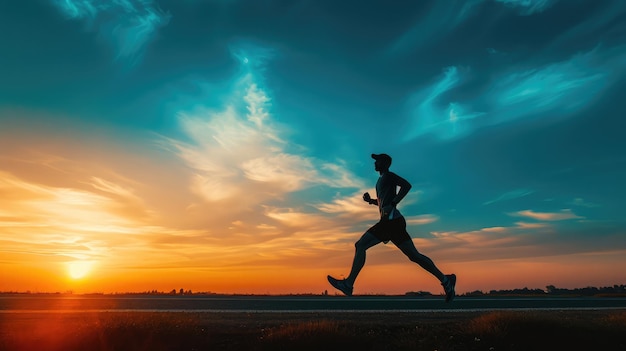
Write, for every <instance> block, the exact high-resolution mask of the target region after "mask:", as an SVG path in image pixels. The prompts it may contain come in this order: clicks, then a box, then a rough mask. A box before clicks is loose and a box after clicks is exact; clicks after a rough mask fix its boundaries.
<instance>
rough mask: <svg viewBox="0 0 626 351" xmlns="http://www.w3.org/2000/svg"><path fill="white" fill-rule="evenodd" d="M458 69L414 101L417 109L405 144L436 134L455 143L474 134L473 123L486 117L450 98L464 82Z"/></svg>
mask: <svg viewBox="0 0 626 351" xmlns="http://www.w3.org/2000/svg"><path fill="white" fill-rule="evenodd" d="M459 71H460V69H459V68H458V67H447V68H446V69H445V70H444V72H443V74H442V75H441V76H440V77H439V79H438V80H436V81H435V82H434V83H433V84H432V86H430V87H427V88H425V89H423V90H421V91H419V92H418V93H417V94H416V95H415V96H414V98H413V99H412V101H414V102H416V104H417V106H416V107H415V108H414V110H413V111H412V112H411V120H410V126H409V127H408V129H407V133H406V134H405V140H408V139H413V138H415V137H418V136H421V135H425V134H434V135H436V136H438V137H439V138H441V139H453V138H457V137H459V136H463V135H465V134H467V133H469V132H470V131H472V130H473V126H472V120H473V119H475V118H477V117H480V116H482V115H483V114H484V113H482V112H475V111H471V110H470V109H469V108H468V107H467V106H466V105H465V104H462V103H459V102H457V101H454V100H452V99H451V98H450V97H448V96H446V93H448V92H449V91H450V90H452V89H454V88H456V87H457V86H459V85H460V84H461V82H462V76H461V72H459Z"/></svg>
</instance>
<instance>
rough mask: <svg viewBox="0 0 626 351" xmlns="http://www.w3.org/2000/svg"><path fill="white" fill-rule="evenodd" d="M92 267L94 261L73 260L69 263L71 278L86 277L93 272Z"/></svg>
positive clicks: (68, 271) (68, 270)
mask: <svg viewBox="0 0 626 351" xmlns="http://www.w3.org/2000/svg"><path fill="white" fill-rule="evenodd" d="M92 267H93V262H92V261H86V260H78V261H71V262H68V263H67V273H68V275H69V276H70V278H72V279H75V280H78V279H82V278H84V277H86V276H87V275H88V274H89V273H90V272H91V269H92Z"/></svg>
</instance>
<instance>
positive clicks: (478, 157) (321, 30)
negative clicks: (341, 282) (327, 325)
mask: <svg viewBox="0 0 626 351" xmlns="http://www.w3.org/2000/svg"><path fill="white" fill-rule="evenodd" d="M625 16H626V4H624V3H623V2H622V1H618V0H605V1H583V0H574V1H565V0H560V1H558V0H544V1H541V0H467V1H446V2H443V1H415V2H409V1H398V2H389V3H383V2H378V1H359V2H356V1H312V0H310V1H307V0H295V1H290V2H287V1H271V0H268V1H243V0H206V1H200V0H196V1H194V0H185V1H173V0H169V1H157V0H110V1H97V0H37V1H12V2H5V3H3V4H2V5H0V30H1V32H2V33H4V34H2V35H0V45H1V47H2V52H3V54H2V55H0V77H1V79H0V82H1V83H0V123H2V128H1V130H0V137H2V139H3V140H2V141H0V146H2V147H3V150H1V151H0V160H2V164H0V175H1V176H2V177H3V178H4V181H3V184H2V185H1V186H0V192H2V191H3V192H5V193H6V194H15V195H14V197H6V198H5V200H0V205H2V206H1V207H0V209H2V211H1V212H0V220H2V221H4V222H5V224H4V225H3V226H2V228H4V229H2V230H3V232H0V238H3V240H2V241H3V242H4V243H5V244H6V245H8V246H7V247H11V249H7V251H6V252H5V254H6V255H9V254H8V252H11V253H12V254H11V255H13V254H15V253H21V254H23V256H20V257H15V258H11V259H7V260H6V262H8V263H11V264H14V263H15V264H17V263H20V264H24V262H29V260H30V258H28V257H30V256H29V255H31V254H34V253H33V252H31V251H30V250H29V249H25V247H27V245H28V244H32V243H33V242H49V243H53V244H51V245H50V246H49V247H48V246H47V247H46V248H42V249H41V251H37V252H35V253H36V254H37V255H44V256H46V257H49V256H54V257H56V258H55V259H57V258H58V257H65V258H66V257H74V258H77V257H80V258H81V259H90V260H92V261H94V262H104V261H106V258H107V257H112V256H114V255H117V254H119V255H120V257H121V256H123V255H122V252H117V251H115V250H114V249H112V248H113V247H116V246H118V245H129V246H128V247H133V248H135V249H136V250H139V248H141V251H142V254H143V255H146V256H145V257H152V259H153V261H150V259H147V261H146V262H147V263H145V267H148V268H152V269H154V270H158V269H160V268H163V267H196V268H198V267H199V268H198V269H204V268H202V267H205V268H206V267H210V268H211V269H215V270H219V269H226V268H224V267H225V266H228V267H231V266H233V265H235V266H240V267H251V266H259V267H261V266H263V267H265V266H266V265H267V266H268V267H269V266H271V267H282V268H283V269H286V268H285V267H287V266H289V267H292V268H293V267H294V264H293V262H295V261H293V260H295V258H294V257H299V258H300V259H301V261H297V262H299V264H295V266H296V267H300V268H302V269H305V267H309V266H310V265H311V264H313V263H314V262H315V263H320V262H321V263H320V264H321V266H320V269H323V270H326V271H328V272H329V273H334V272H338V271H342V270H345V271H346V272H345V273H347V268H348V267H349V263H350V258H351V254H352V243H353V242H354V241H355V240H356V239H358V237H359V235H360V234H361V233H362V232H363V231H364V230H365V229H367V227H368V226H369V225H371V224H373V221H375V219H376V216H377V214H376V210H375V209H374V208H373V207H370V208H368V207H367V205H366V204H365V203H363V202H362V200H361V199H360V196H361V194H362V193H363V192H364V191H370V192H372V193H373V188H374V184H375V182H376V179H377V174H376V173H375V172H374V170H373V160H371V159H370V157H369V155H370V154H371V153H383V152H384V153H388V154H390V155H391V156H392V157H393V165H392V168H391V169H392V171H395V172H396V173H398V174H399V175H401V176H403V177H404V178H406V179H407V180H409V181H410V182H411V183H412V184H413V189H412V191H411V193H410V195H409V196H408V197H407V198H406V199H405V200H404V201H403V203H402V204H401V205H400V210H401V212H402V213H403V214H404V215H405V216H406V217H407V219H408V222H409V231H410V233H411V235H412V237H413V238H414V241H415V242H416V245H417V247H418V249H420V250H423V252H424V253H426V254H427V255H432V256H433V258H434V259H435V260H436V261H441V262H442V265H445V267H446V270H454V269H455V268H456V269H458V267H459V266H462V265H463V264H464V263H468V262H472V263H474V264H475V265H476V266H475V267H483V268H484V269H489V268H485V267H492V266H493V263H494V262H495V261H497V260H513V261H515V262H536V261H537V259H538V258H541V260H545V262H546V265H549V264H551V265H553V266H554V267H557V266H558V267H560V268H558V269H557V268H555V269H554V270H549V271H550V272H556V274H562V275H563V277H564V278H563V280H562V281H560V280H558V279H559V278H557V277H541V279H538V280H528V281H519V282H516V281H507V284H508V285H507V284H503V285H499V286H498V287H502V288H507V287H513V288H514V287H520V286H521V285H524V284H523V283H526V284H527V285H531V286H532V287H543V286H545V285H546V284H555V285H557V286H559V283H560V285H568V284H569V285H570V286H576V287H577V286H580V285H602V284H607V285H612V284H617V283H624V281H623V280H624V278H626V277H625V276H624V275H623V274H621V275H620V273H618V272H616V271H614V270H613V271H612V272H609V273H607V271H611V267H616V266H619V265H623V264H624V263H626V261H625V259H624V258H623V257H626V256H624V253H625V251H626V235H625V234H626V233H625V229H626V220H625V218H626V217H624V205H623V201H624V200H623V199H624V198H626V187H625V186H624V179H626V154H625V152H624V151H625V150H626V141H625V139H624V138H623V131H624V130H625V128H626V122H625V119H624V115H625V113H626V104H624V102H623V97H622V95H623V93H622V92H623V91H624V88H626V81H625V79H624V78H625V77H626V43H624V39H623V38H624V37H625V35H626V24H625V23H626V22H625V21H624V17H625ZM59 191H63V192H65V193H67V192H72V194H74V195H77V196H80V197H81V199H82V200H80V201H84V202H85V204H87V205H86V206H88V207H86V208H87V209H85V211H90V212H89V213H90V215H89V216H91V215H93V214H95V213H100V212H102V211H104V210H103V208H106V212H107V213H108V214H110V215H111V216H112V217H106V218H105V219H102V218H100V217H98V216H96V217H93V218H94V220H96V221H102V220H104V221H107V223H113V224H111V226H113V227H114V228H113V229H111V230H112V231H111V232H109V234H110V235H107V236H101V235H103V234H102V230H96V231H95V232H97V233H96V234H97V235H96V234H94V233H95V232H94V231H93V230H90V229H85V228H87V224H93V223H92V222H91V220H89V221H87V220H85V221H87V222H89V223H85V227H83V228H82V229H80V228H67V227H66V226H65V225H60V224H58V223H57V222H54V224H51V223H50V222H49V221H50V218H52V217H51V216H52V214H53V213H56V212H55V211H57V210H55V211H51V210H50V217H45V218H39V217H35V216H31V215H30V214H32V213H33V211H35V210H36V209H37V207H33V205H32V203H33V202H32V201H33V199H35V198H37V199H38V198H39V197H38V195H37V194H41V193H45V194H52V193H54V194H58V192H59ZM25 194H30V195H28V196H27V195H25ZM57 199H58V198H57ZM81 203H82V202H81ZM18 204H19V206H16V205H18ZM54 204H56V205H57V206H61V207H60V209H58V211H59V212H60V213H64V212H63V211H64V210H63V209H66V210H67V208H66V207H67V206H69V207H71V208H72V209H75V208H74V207H73V206H74V205H76V203H72V202H71V201H70V202H69V203H67V202H62V201H61V202H59V201H56V202H51V203H48V205H47V206H53V205H54ZM64 206H65V207H64ZM102 206H105V207H102ZM15 208H20V209H21V210H20V211H22V212H18V210H15ZM46 208H48V209H49V208H50V207H46ZM65 213H69V212H65ZM89 216H88V218H92V217H89ZM73 218H74V219H75V217H71V216H70V217H68V219H67V220H68V221H71V220H73ZM80 218H83V217H80ZM98 218H100V219H98ZM18 219H19V220H18ZM42 221H43V222H42ZM15 223H19V224H20V227H28V228H31V229H32V228H33V227H34V226H35V224H36V223H38V224H39V225H44V224H42V223H45V225H44V226H45V227H46V228H48V227H50V226H57V225H60V227H58V228H57V231H56V232H55V233H57V234H54V235H59V234H58V233H60V232H63V233H71V234H67V235H70V236H71V237H72V238H74V239H73V240H70V242H71V243H70V244H67V245H66V246H63V247H62V248H55V246H54V245H56V244H58V242H59V241H58V240H56V239H54V240H52V239H51V238H52V237H55V236H54V235H53V234H52V233H49V232H43V233H40V232H37V233H36V231H32V230H31V232H30V233H31V234H30V235H32V236H31V237H29V239H24V240H21V239H20V240H18V239H14V238H13V236H14V235H15V233H16V232H15V231H14V230H15V227H16V224H15ZM101 224H102V223H101ZM130 227H132V228H134V229H133V230H137V228H143V229H141V230H140V231H141V233H144V234H145V233H147V232H150V233H156V234H154V237H151V238H150V239H148V240H146V239H145V238H144V239H139V238H140V237H141V235H139V236H137V237H136V238H135V239H133V240H131V241H130V242H127V241H125V240H130V239H128V238H127V239H123V240H122V239H120V241H117V240H118V239H114V238H118V236H117V235H115V233H118V232H119V233H122V232H125V230H130V229H128V228H130ZM7 228H9V229H7ZM55 228H56V227H55ZM59 228H60V229H59ZM124 228H126V229H124ZM155 228H156V229H155ZM233 231H234V232H236V234H233V233H234V232H233ZM63 235H64V234H63ZM225 237H227V238H228V239H224V238H225ZM55 238H56V237H55ZM57 239H58V238H57ZM163 243H169V244H171V245H172V246H170V248H171V249H173V250H174V251H176V250H179V251H176V252H180V254H179V255H174V256H175V257H170V256H162V254H163V250H164V249H165V247H163V246H160V245H161V244H163ZM261 243H262V244H263V245H266V246H259V245H260V244H261ZM176 245H179V246H176ZM184 245H193V247H194V248H195V249H194V250H197V252H196V251H194V253H193V254H192V253H189V251H188V249H189V247H188V246H184ZM74 246H76V247H74ZM77 247H79V249H78V251H75V250H77ZM85 247H87V249H85ZM259 247H266V249H267V251H266V256H264V255H263V254H262V253H258V257H246V258H245V259H244V258H242V257H244V256H243V255H244V254H245V252H250V251H253V252H258V251H259V250H260V249H259ZM174 248H175V249H174ZM129 250H130V249H129ZM211 250H215V251H216V252H220V253H222V254H224V255H225V256H224V257H222V258H219V259H216V260H217V261H219V262H228V265H226V264H224V265H222V264H217V263H215V262H216V260H212V261H209V260H207V259H206V256H207V255H209V253H211V254H214V252H213V251H211ZM229 250H232V255H227V254H225V252H231V251H229ZM76 252H79V253H80V254H77V253H76ZM183 252H185V253H183ZM290 252H291V253H290ZM235 253H239V254H240V255H241V256H238V255H236V254H235ZM373 255H376V253H374V254H373ZM398 255H400V254H399V252H396V251H394V250H387V248H386V249H385V250H382V249H381V250H379V251H378V256H375V257H374V258H373V259H372V263H371V265H372V266H374V267H385V263H384V262H385V258H387V257H396V256H398ZM580 255H583V256H585V255H586V257H593V259H592V261H593V262H596V263H597V264H598V265H597V266H595V265H593V267H594V269H596V270H597V271H593V270H591V271H585V272H587V275H585V274H583V277H581V274H580V270H579V269H578V268H576V267H577V266H576V265H577V264H578V263H580V262H578V259H577V257H578V256H580ZM18 256H19V255H18ZM7 257H9V256H7ZM11 257H13V256H11ZM220 257H221V256H220ZM333 257H334V258H333ZM396 258H397V257H396ZM396 258H394V259H396ZM399 259H401V257H400V258H399ZM59 260H60V259H59ZM235 261H236V262H238V263H237V264H234V263H233V262H235ZM394 262H395V261H394ZM397 262H398V264H400V262H401V261H397ZM402 262H403V261H402ZM477 262H483V263H485V264H484V265H482V266H479V265H478V263H477ZM403 264H404V265H403V267H405V266H407V265H408V263H403ZM570 264H571V266H570ZM101 265H102V266H103V267H109V266H107V265H106V264H104V263H101ZM136 265H137V264H136V263H127V264H124V265H121V266H123V267H130V266H133V267H135V266H136ZM113 266H114V265H112V266H111V267H113ZM111 267H109V268H111ZM507 267H509V268H511V269H514V267H513V266H507ZM118 268H119V267H118ZM405 268H406V267H405ZM111 269H113V268H111ZM207 269H208V268H207ZM242 269H243V268H242ZM279 269H280V268H279ZM380 269H383V268H380ZM403 269H404V268H403ZM407 269H408V268H407ZM519 269H522V268H519ZM524 269H526V270H525V271H520V273H519V274H520V275H524V274H528V268H527V267H526V268H524ZM524 272H525V273H524ZM468 274H469V273H468ZM475 274H476V275H477V276H478V275H479V274H478V273H475ZM502 275H503V276H504V275H506V272H504V271H503V272H502ZM503 276H501V277H503ZM495 277H498V276H495ZM585 278H588V279H587V280H585ZM365 279H367V278H365ZM620 279H621V281H617V280H620ZM374 280H375V279H373V278H372V281H374ZM319 281H320V282H321V285H320V286H324V285H323V279H320V280H319ZM469 281H470V280H468V284H467V289H468V290H472V289H474V288H476V289H485V290H489V289H490V288H491V287H492V286H490V285H485V284H486V283H484V282H482V281H481V280H480V279H478V278H475V279H474V281H475V283H473V284H470V283H469ZM387 283H388V282H387ZM431 283H432V282H431ZM435 283H436V282H435ZM316 284H317V283H311V284H310V285H306V288H307V289H313V290H315V289H318V285H316ZM372 284H374V283H372ZM381 284H382V283H381ZM516 284H517V285H519V286H517V285H516ZM228 286H231V285H228V284H226V283H224V287H223V289H225V290H228V289H231V290H237V289H239V290H237V291H242V290H245V286H244V287H233V286H235V285H232V286H231V288H228ZM92 288H93V289H100V288H98V287H97V286H96V287H92ZM199 288H200V289H202V288H205V287H204V286H200V287H199ZM210 288H211V287H206V289H210ZM268 289H269V290H270V291H283V290H281V289H284V290H288V289H292V290H294V289H295V290H297V288H295V287H294V286H291V287H282V286H281V287H278V286H277V287H276V289H275V290H272V289H271V288H268ZM320 289H321V287H320ZM369 289H370V290H369V291H379V290H381V291H386V290H385V287H384V284H382V285H380V286H378V285H371V286H369ZM397 289H398V291H400V292H402V291H406V290H410V289H411V288H410V287H408V286H398V287H397Z"/></svg>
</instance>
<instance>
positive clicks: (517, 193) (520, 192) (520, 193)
mask: <svg viewBox="0 0 626 351" xmlns="http://www.w3.org/2000/svg"><path fill="white" fill-rule="evenodd" d="M532 193H534V191H533V190H529V189H516V190H512V191H509V192H506V193H504V194H502V195H500V196H498V197H497V198H495V199H493V200H489V201H486V202H484V203H483V205H491V204H493V203H496V202H501V201H508V200H513V199H517V198H520V197H524V196H528V195H530V194H532Z"/></svg>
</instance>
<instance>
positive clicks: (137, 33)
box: [51, 0, 171, 63]
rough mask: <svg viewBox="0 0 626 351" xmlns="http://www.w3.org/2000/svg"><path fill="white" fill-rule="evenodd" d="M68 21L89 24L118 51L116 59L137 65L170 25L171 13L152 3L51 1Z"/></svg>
mask: <svg viewBox="0 0 626 351" xmlns="http://www.w3.org/2000/svg"><path fill="white" fill-rule="evenodd" d="M51 1H52V4H54V5H55V6H56V7H57V8H58V9H59V10H60V11H61V12H62V13H63V15H65V16H66V17H67V18H69V19H74V20H82V21H84V22H86V24H87V28H88V29H89V30H91V31H96V32H98V33H99V34H100V35H101V36H102V37H103V38H104V39H106V40H107V41H109V42H110V44H111V45H112V46H113V47H114V48H115V50H116V58H117V59H128V60H130V61H131V62H133V63H134V62H136V61H137V60H138V59H139V58H140V56H141V54H142V53H143V51H144V50H145V48H146V46H147V45H148V43H149V42H150V41H151V40H153V39H154V36H155V35H156V33H157V31H158V30H159V28H161V27H163V26H165V25H167V24H168V23H169V20H170V18H171V15H170V14H169V13H165V12H163V11H161V10H160V9H159V8H158V7H157V5H156V4H155V2H154V1H153V0H113V1H107V0H51Z"/></svg>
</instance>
